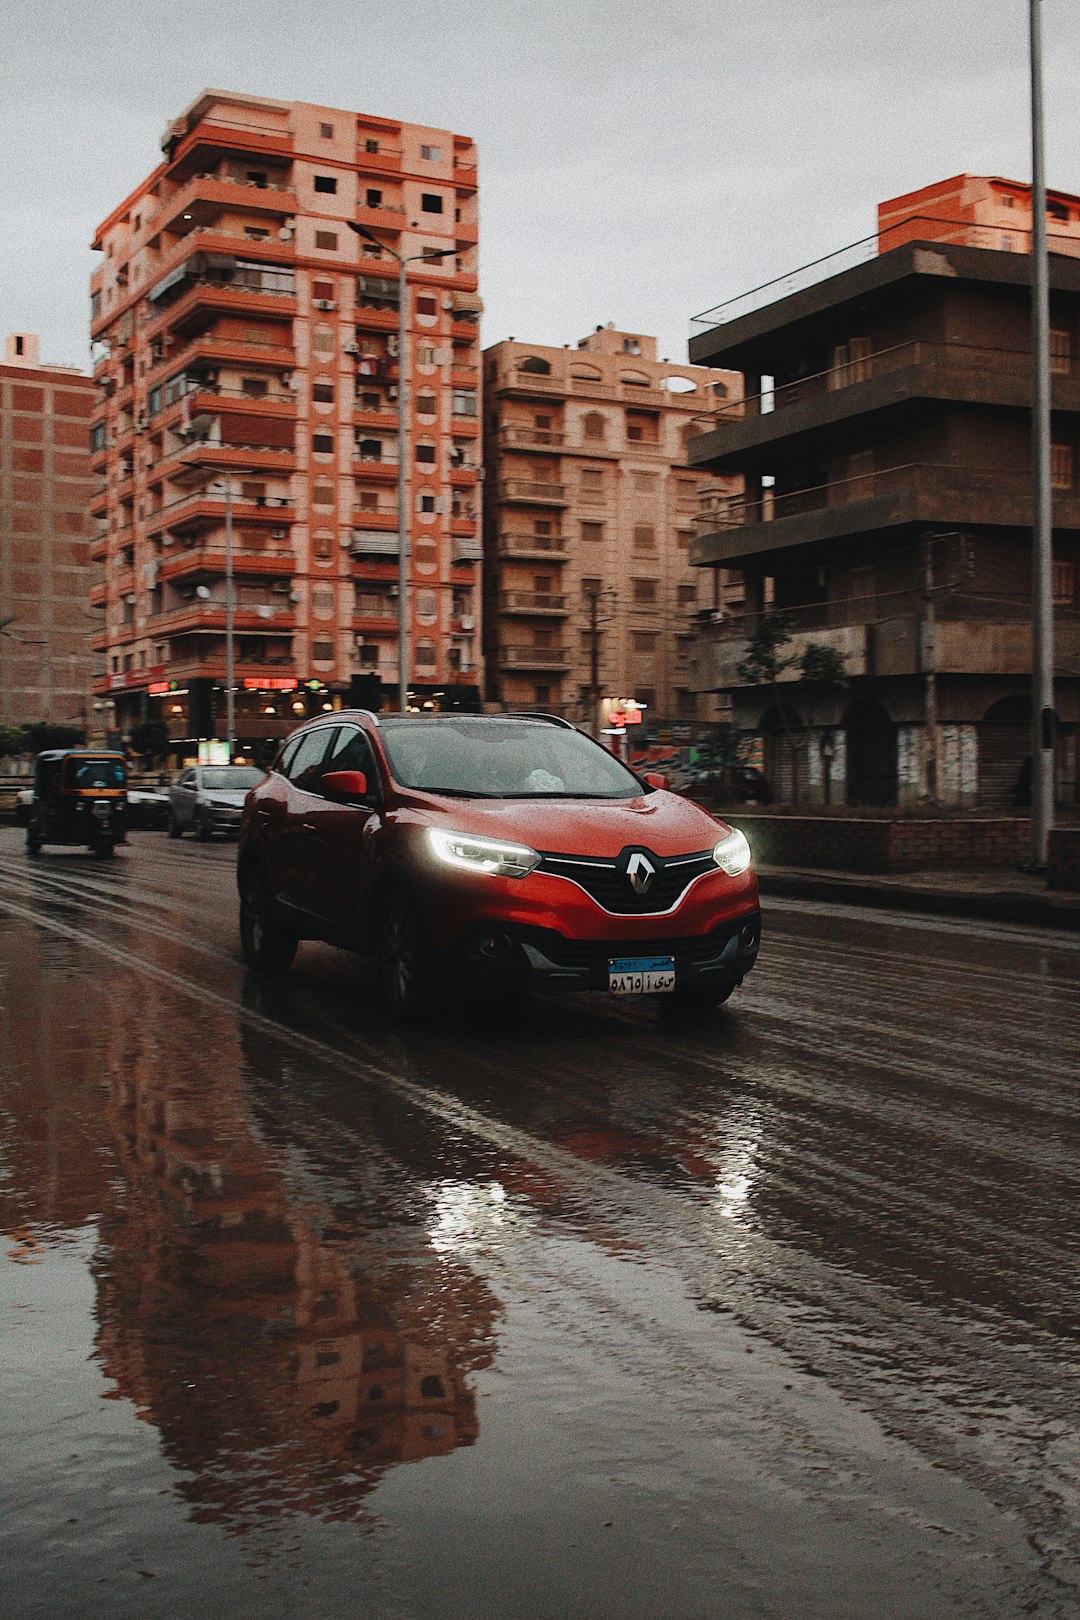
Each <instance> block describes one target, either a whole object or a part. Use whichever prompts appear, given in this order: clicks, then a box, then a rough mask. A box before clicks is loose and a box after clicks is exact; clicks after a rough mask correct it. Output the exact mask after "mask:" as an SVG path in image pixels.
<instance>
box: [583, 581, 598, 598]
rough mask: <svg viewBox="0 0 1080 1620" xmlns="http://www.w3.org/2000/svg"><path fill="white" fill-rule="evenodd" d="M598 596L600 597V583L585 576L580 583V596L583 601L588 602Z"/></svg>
mask: <svg viewBox="0 0 1080 1620" xmlns="http://www.w3.org/2000/svg"><path fill="white" fill-rule="evenodd" d="M599 595H600V581H599V579H596V578H593V577H591V576H586V577H585V578H584V579H582V581H581V596H582V600H583V601H585V602H588V601H590V600H591V599H592V598H593V597H594V596H599Z"/></svg>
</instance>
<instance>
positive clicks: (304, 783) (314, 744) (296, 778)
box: [285, 726, 333, 793]
mask: <svg viewBox="0 0 1080 1620" xmlns="http://www.w3.org/2000/svg"><path fill="white" fill-rule="evenodd" d="M332 736H333V729H332V728H331V727H330V726H319V727H317V728H316V730H315V731H308V732H305V733H304V735H303V736H302V737H301V738H300V745H299V747H298V748H297V750H296V752H295V754H293V756H292V758H291V759H290V760H289V765H288V769H287V770H286V772H285V774H286V776H287V777H288V778H289V781H290V782H292V784H293V786H294V787H298V788H301V789H302V790H303V791H304V792H305V793H314V792H316V791H317V789H318V781H319V777H320V776H321V775H322V763H323V758H324V756H325V754H326V750H327V748H328V746H329V743H330V739H331V737H332Z"/></svg>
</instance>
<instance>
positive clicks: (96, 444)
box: [15, 338, 105, 455]
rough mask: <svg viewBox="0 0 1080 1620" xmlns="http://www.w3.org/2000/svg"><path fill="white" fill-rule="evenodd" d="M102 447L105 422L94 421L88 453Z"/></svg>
mask: <svg viewBox="0 0 1080 1620" xmlns="http://www.w3.org/2000/svg"><path fill="white" fill-rule="evenodd" d="M15 342H16V344H19V343H21V342H22V339H21V338H16V339H15ZM17 352H19V351H17ZM104 448H105V424H104V422H95V423H94V426H93V427H92V428H91V429H90V453H91V455H93V454H94V453H95V452H96V451H98V450H104Z"/></svg>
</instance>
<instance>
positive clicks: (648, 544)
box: [634, 523, 656, 551]
mask: <svg viewBox="0 0 1080 1620" xmlns="http://www.w3.org/2000/svg"><path fill="white" fill-rule="evenodd" d="M634 550H635V551H655V550H656V530H655V529H654V528H653V526H652V524H651V523H635V525H634Z"/></svg>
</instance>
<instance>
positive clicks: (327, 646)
mask: <svg viewBox="0 0 1080 1620" xmlns="http://www.w3.org/2000/svg"><path fill="white" fill-rule="evenodd" d="M311 659H312V662H313V663H315V664H332V663H333V662H334V643H333V642H332V641H313V642H312V643H311Z"/></svg>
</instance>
